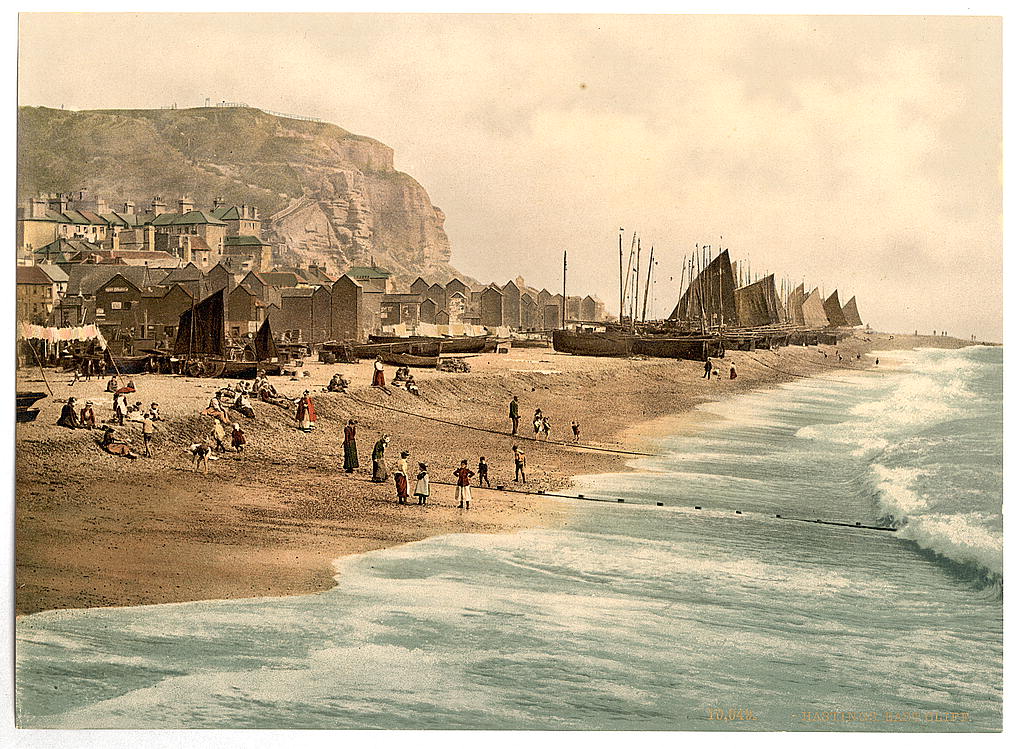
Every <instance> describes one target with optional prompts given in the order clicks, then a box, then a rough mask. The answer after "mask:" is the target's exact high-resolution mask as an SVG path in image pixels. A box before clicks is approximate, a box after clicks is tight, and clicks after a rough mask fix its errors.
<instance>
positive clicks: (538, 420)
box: [533, 408, 544, 439]
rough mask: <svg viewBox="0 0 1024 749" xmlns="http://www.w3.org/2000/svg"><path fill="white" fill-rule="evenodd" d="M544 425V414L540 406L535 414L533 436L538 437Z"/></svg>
mask: <svg viewBox="0 0 1024 749" xmlns="http://www.w3.org/2000/svg"><path fill="white" fill-rule="evenodd" d="M543 426H544V414H543V413H541V410H540V409H539V408H538V409H537V410H536V412H534V414H533V438H534V439H537V437H539V436H540V430H541V427H543Z"/></svg>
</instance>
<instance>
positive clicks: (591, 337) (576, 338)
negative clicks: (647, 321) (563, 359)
mask: <svg viewBox="0 0 1024 749" xmlns="http://www.w3.org/2000/svg"><path fill="white" fill-rule="evenodd" d="M637 337H638V336H635V335H630V334H629V333H622V332H619V331H611V330H606V331H602V332H597V331H593V330H584V331H575V330H554V331H552V335H551V341H552V344H553V345H554V348H555V351H559V352H561V353H564V354H575V355H577V356H629V355H630V354H632V353H633V343H634V342H635V341H636V339H637Z"/></svg>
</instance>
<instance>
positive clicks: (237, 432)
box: [231, 423, 245, 453]
mask: <svg viewBox="0 0 1024 749" xmlns="http://www.w3.org/2000/svg"><path fill="white" fill-rule="evenodd" d="M231 446H232V447H233V448H235V452H236V453H240V452H242V450H244V449H245V432H243V431H242V427H241V426H240V425H239V424H237V423H235V424H232V425H231Z"/></svg>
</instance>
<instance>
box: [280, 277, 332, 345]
mask: <svg viewBox="0 0 1024 749" xmlns="http://www.w3.org/2000/svg"><path fill="white" fill-rule="evenodd" d="M332 301H333V295H332V293H331V291H330V290H329V289H328V288H326V287H324V286H297V287H294V288H288V289H281V312H280V315H279V316H275V320H274V321H272V322H271V325H272V326H275V327H276V332H278V333H285V334H286V335H287V336H288V337H289V338H290V339H291V340H295V341H302V342H303V343H323V342H324V341H329V340H331V339H332V338H333V336H332V327H333V326H332V323H333V315H332V311H333V310H332Z"/></svg>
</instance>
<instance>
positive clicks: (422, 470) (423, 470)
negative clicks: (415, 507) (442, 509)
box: [415, 463, 430, 505]
mask: <svg viewBox="0 0 1024 749" xmlns="http://www.w3.org/2000/svg"><path fill="white" fill-rule="evenodd" d="M415 496H416V500H417V502H416V504H420V505H425V504H426V503H427V497H429V496H430V474H429V473H427V464H426V463H420V465H419V471H417V473H416V491H415Z"/></svg>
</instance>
